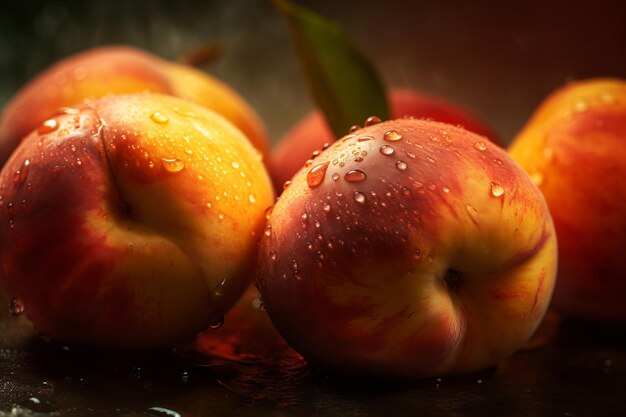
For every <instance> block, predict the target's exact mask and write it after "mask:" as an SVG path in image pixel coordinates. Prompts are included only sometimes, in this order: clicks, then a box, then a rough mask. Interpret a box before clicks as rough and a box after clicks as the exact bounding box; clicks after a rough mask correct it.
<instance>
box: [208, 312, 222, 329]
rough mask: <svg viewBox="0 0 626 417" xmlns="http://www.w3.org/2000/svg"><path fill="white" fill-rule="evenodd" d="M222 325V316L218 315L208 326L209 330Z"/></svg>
mask: <svg viewBox="0 0 626 417" xmlns="http://www.w3.org/2000/svg"><path fill="white" fill-rule="evenodd" d="M223 324H224V314H223V313H222V314H219V315H218V316H217V317H216V318H215V321H212V322H211V323H210V324H209V328H211V329H219V328H220V327H222V325H223Z"/></svg>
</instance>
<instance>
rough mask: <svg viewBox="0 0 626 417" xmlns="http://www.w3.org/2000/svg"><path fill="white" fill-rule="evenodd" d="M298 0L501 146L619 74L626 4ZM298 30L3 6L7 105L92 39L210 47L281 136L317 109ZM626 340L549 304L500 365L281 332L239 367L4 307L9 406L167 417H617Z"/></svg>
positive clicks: (185, 14)
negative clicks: (453, 104)
mask: <svg viewBox="0 0 626 417" xmlns="http://www.w3.org/2000/svg"><path fill="white" fill-rule="evenodd" d="M299 3H300V4H304V5H308V6H309V7H311V8H313V9H315V10H317V11H318V12H320V13H322V14H324V15H326V16H328V17H331V18H333V19H334V20H336V21H337V22H339V23H340V24H341V25H342V26H343V27H344V28H345V30H346V32H347V33H348V34H349V35H350V36H352V37H353V38H354V39H355V40H356V42H357V44H358V45H359V46H360V47H361V48H362V49H363V51H364V52H365V53H366V54H367V55H368V56H369V57H370V58H371V59H372V60H373V61H374V62H375V63H376V66H377V68H378V70H379V72H380V74H381V75H382V77H383V79H384V80H385V82H386V83H387V84H388V85H394V86H404V87H412V88H415V89H417V90H421V91H425V92H428V93H432V94H437V95H440V96H442V97H445V98H448V99H451V100H454V101H457V102H458V103H460V104H462V105H465V106H467V107H468V108H470V109H472V110H473V111H474V112H476V113H477V114H478V115H479V116H481V117H482V118H483V119H485V120H486V121H487V122H489V123H490V124H491V125H492V126H493V127H494V128H495V130H496V131H497V132H498V133H499V134H500V135H501V136H502V137H503V139H504V141H505V142H509V141H510V139H511V138H512V137H513V136H514V135H515V134H516V132H517V131H519V129H520V128H521V127H522V126H523V125H524V123H525V122H526V120H527V119H528V117H529V116H530V114H531V113H532V111H533V109H534V108H535V107H536V106H537V105H538V104H539V103H540V102H541V100H542V99H543V98H544V97H545V96H546V95H547V94H548V93H549V92H550V91H552V90H553V89H555V88H557V87H559V86H561V85H563V84H564V83H565V82H567V81H569V80H573V79H580V78H587V77H597V76H613V77H620V78H626V6H624V4H626V2H624V1H605V0H600V1H593V2H576V1H567V2H565V1H556V2H555V1H536V0H531V1H524V2H518V1H516V2H506V1H474V2H470V1H468V2H453V1H445V0H444V1H431V2H424V1H413V2H409V1H386V2H382V1H356V0H350V1H343V2H340V1H330V0H329V1H313V0H311V1H300V2H299ZM287 35H288V34H287V30H286V27H285V25H284V22H283V21H282V20H281V18H280V16H279V15H278V14H277V12H276V11H275V9H274V8H273V6H272V5H271V3H270V2H268V1H253V0H240V1H226V0H205V1H193V2H192V1H187V2H184V1H179V2H174V1H160V0H159V1H157V0H152V1H145V0H141V1H135V2H130V1H129V2H121V1H119V2H117V1H100V0H93V1H90V2H78V1H76V2H71V1H37V0H35V1H25V0H23V1H17V2H12V3H8V2H2V3H1V5H0V105H2V104H4V103H5V102H6V101H7V100H8V99H9V97H10V96H11V95H12V94H13V93H14V92H16V91H17V89H18V88H19V87H20V86H21V85H22V84H23V83H25V82H26V81H27V80H28V79H30V78H31V77H32V76H34V75H35V74H37V73H38V72H39V71H41V70H42V69H44V68H46V67H47V66H49V65H51V64H52V63H54V62H55V61H56V60H58V59H60V58H62V57H64V56H67V55H69V54H72V53H75V52H78V51H81V50H84V49H87V48H90V47H93V46H96V45H102V44H110V43H125V44H130V45H134V46H138V47H141V48H144V49H147V50H149V51H151V52H153V53H155V54H157V55H160V56H162V57H165V58H168V59H176V58H178V57H179V56H181V55H184V54H185V53H186V52H187V51H189V50H190V49H192V48H195V47H198V46H201V45H204V44H206V43H216V44H218V45H219V46H220V48H221V49H222V51H223V53H222V55H221V56H220V57H219V59H218V60H216V61H214V62H212V63H211V64H208V65H206V66H205V67H203V68H204V69H205V70H207V71H209V72H211V73H213V74H214V75H216V76H217V77H219V78H221V79H223V80H225V81H226V82H227V83H229V84H231V85H232V86H233V87H234V88H236V89H237V90H239V91H240V92H241V93H242V94H243V95H244V96H245V97H246V98H247V99H248V100H249V101H250V102H251V103H252V105H253V106H254V107H255V108H256V109H257V111H258V112H259V113H260V115H261V117H262V118H263V119H264V120H265V122H266V124H267V126H268V128H269V131H270V134H271V135H272V139H273V141H277V140H278V138H280V136H281V135H282V134H283V133H284V132H285V131H286V130H287V129H288V128H289V127H290V126H291V125H292V124H293V123H294V122H295V121H297V120H298V119H299V118H300V117H301V116H303V115H304V114H305V113H306V112H307V111H308V110H310V109H311V108H312V102H311V100H310V99H309V98H308V93H307V91H306V87H305V86H304V84H303V82H302V78H301V75H300V72H299V68H298V64H297V62H296V61H295V56H294V54H293V52H292V49H291V48H292V46H291V42H290V40H289V38H288V36H287ZM0 303H2V304H5V303H6V300H3V299H2V296H1V295H0ZM261 314H262V313H261ZM225 327H226V326H225ZM224 330H225V329H224ZM624 334H625V331H624V328H623V327H620V328H617V329H616V328H615V327H611V326H609V327H607V326H598V325H597V324H593V323H592V324H581V323H573V324H572V323H561V322H559V320H558V318H556V317H554V316H551V318H550V320H548V321H547V322H546V324H545V325H544V329H543V330H542V332H541V333H540V336H539V337H538V338H537V339H535V340H534V341H533V342H532V343H531V344H530V345H528V346H526V347H525V348H524V349H522V350H521V351H520V352H518V353H516V354H515V355H514V356H513V357H511V358H509V359H507V360H506V361H504V362H503V363H502V364H501V365H500V366H499V367H498V368H497V369H496V370H489V371H487V372H485V373H481V374H478V375H470V376H466V377H462V378H443V379H438V378H428V379H425V380H421V381H416V382H411V383H397V382H389V381H376V380H374V381H367V380H363V379H360V378H359V379H349V378H348V379H346V378H340V377H337V376H334V375H330V374H327V373H324V372H321V373H320V372H318V371H316V370H314V369H312V368H310V367H308V366H306V365H305V364H303V363H302V362H301V361H300V360H299V359H298V358H297V356H295V354H294V353H293V352H292V351H290V350H289V349H287V348H286V347H284V346H283V345H280V343H279V344H278V347H277V348H276V349H274V348H272V349H270V352H267V351H266V350H267V349H268V348H267V345H263V344H262V343H261V341H260V340H259V339H256V335H254V334H250V335H249V337H248V340H247V345H246V349H247V351H248V352H252V354H251V355H252V356H250V357H246V356H244V358H247V359H246V360H243V361H241V362H238V361H235V362H232V361H229V360H219V358H218V359H216V358H214V357H210V356H205V355H202V354H200V355H199V356H198V353H197V352H182V353H181V352H178V353H176V354H172V353H171V352H139V353H131V354H123V355H119V354H116V353H111V352H97V351H96V352H94V351H87V352H81V351H75V350H74V349H70V350H67V349H66V348H63V347H61V346H54V345H52V346H51V345H48V344H46V343H45V342H43V341H41V340H40V339H38V338H37V337H36V336H35V333H34V332H33V330H32V328H31V326H30V324H29V323H28V321H27V320H26V318H25V317H23V316H21V317H19V318H14V317H11V316H10V315H9V314H8V311H6V309H3V310H1V311H0V417H9V416H16V415H17V416H28V417H41V416H63V417H73V416H76V417H83V416H120V417H137V416H148V415H161V416H166V414H155V413H157V411H155V410H152V411H148V410H149V409H150V408H151V407H154V406H162V407H168V408H170V409H172V410H176V411H177V412H179V413H180V414H181V415H182V416H183V417H196V416H230V415H237V416H255V417H256V416H281V417H286V416H304V415H321V416H341V417H344V416H381V415H387V416H401V415H411V416H422V415H424V416H550V417H553V416H576V417H580V416H594V417H595V416H599V417H600V416H623V415H626V414H625V413H626V402H625V401H626V400H625V394H626V353H625V352H626V348H625V347H624V346H625V344H624V341H623V339H624ZM222 336H223V334H222ZM205 337H207V339H208V340H212V338H214V337H215V333H213V334H208V335H207V336H205ZM255 342H256V344H257V345H259V346H262V347H259V346H255ZM263 349H265V350H263ZM222 359H223V358H222ZM33 398H34V399H33ZM173 416H174V415H173V414H172V415H170V417H173Z"/></svg>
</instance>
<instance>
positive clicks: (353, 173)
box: [343, 169, 367, 182]
mask: <svg viewBox="0 0 626 417" xmlns="http://www.w3.org/2000/svg"><path fill="white" fill-rule="evenodd" d="M343 178H344V179H345V180H346V181H348V182H361V181H363V180H365V179H366V178H367V175H365V172H363V171H361V170H358V169H351V170H350V171H348V172H347V173H346V175H344V176H343Z"/></svg>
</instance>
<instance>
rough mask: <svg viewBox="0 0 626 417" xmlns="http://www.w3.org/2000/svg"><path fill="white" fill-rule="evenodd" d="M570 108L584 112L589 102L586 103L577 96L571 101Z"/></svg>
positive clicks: (577, 111) (576, 111) (575, 111)
mask: <svg viewBox="0 0 626 417" xmlns="http://www.w3.org/2000/svg"><path fill="white" fill-rule="evenodd" d="M572 108H573V109H574V113H584V112H586V111H587V109H589V104H587V102H586V101H585V100H584V99H582V98H577V99H576V100H574V102H573V103H572Z"/></svg>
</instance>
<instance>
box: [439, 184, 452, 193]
mask: <svg viewBox="0 0 626 417" xmlns="http://www.w3.org/2000/svg"><path fill="white" fill-rule="evenodd" d="M441 189H442V190H443V192H444V193H449V192H450V187H448V186H447V185H444V186H443V188H441Z"/></svg>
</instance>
